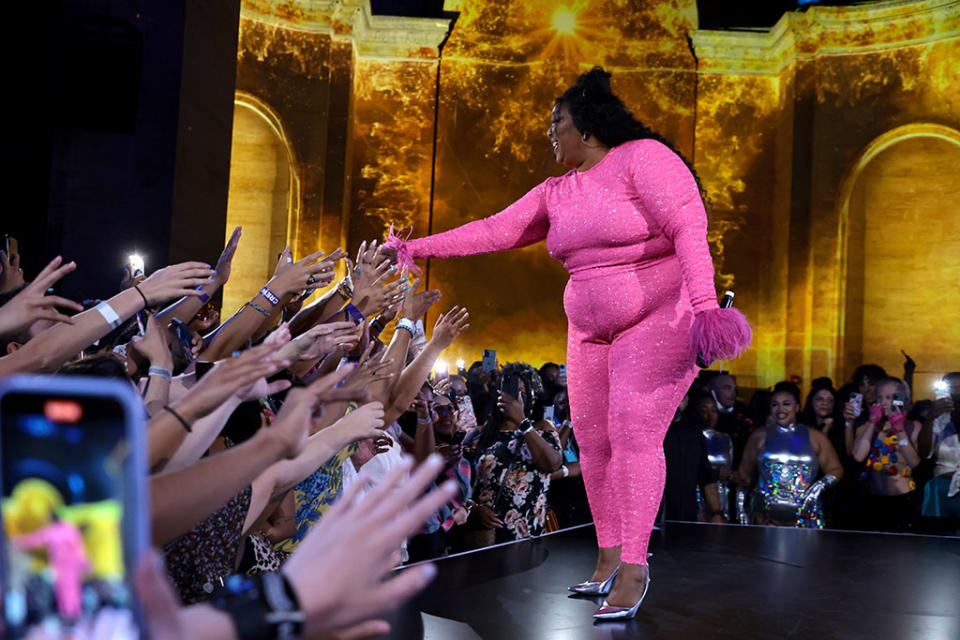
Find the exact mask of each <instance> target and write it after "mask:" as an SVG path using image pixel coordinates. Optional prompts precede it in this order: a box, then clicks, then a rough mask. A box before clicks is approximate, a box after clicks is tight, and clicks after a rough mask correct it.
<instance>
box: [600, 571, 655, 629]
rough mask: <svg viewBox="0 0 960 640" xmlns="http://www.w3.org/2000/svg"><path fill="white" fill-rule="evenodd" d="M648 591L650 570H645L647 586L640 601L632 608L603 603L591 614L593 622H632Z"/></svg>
mask: <svg viewBox="0 0 960 640" xmlns="http://www.w3.org/2000/svg"><path fill="white" fill-rule="evenodd" d="M649 591H650V569H649V568H648V569H647V584H646V585H645V586H644V587H643V595H642V596H640V599H639V600H637V604H635V605H633V606H632V607H612V606H610V605H609V604H607V601H606V600H604V601H603V605H601V607H600V608H599V609H597V612H596V613H594V614H593V617H594V619H595V620H632V619H633V618H634V616H636V615H637V610H638V609H639V608H640V603H642V602H643V599H644V598H646V597H647V592H649Z"/></svg>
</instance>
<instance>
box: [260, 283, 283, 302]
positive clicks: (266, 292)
mask: <svg viewBox="0 0 960 640" xmlns="http://www.w3.org/2000/svg"><path fill="white" fill-rule="evenodd" d="M260 295H262V296H263V297H264V298H266V299H267V300H269V301H270V304H272V305H273V306H277V305H278V304H280V298H278V297H277V295H276V294H275V293H274V292H273V291H270V288H269V287H267V286H266V285H264V287H263V289H260Z"/></svg>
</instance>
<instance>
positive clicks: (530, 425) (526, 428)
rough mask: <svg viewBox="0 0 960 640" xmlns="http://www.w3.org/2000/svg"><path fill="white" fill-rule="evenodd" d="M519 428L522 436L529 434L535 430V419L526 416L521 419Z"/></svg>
mask: <svg viewBox="0 0 960 640" xmlns="http://www.w3.org/2000/svg"><path fill="white" fill-rule="evenodd" d="M524 425H526V426H524ZM518 428H519V429H520V435H521V436H525V435H527V434H528V433H530V432H531V431H533V430H534V426H533V420H531V419H530V418H524V419H523V420H521V421H520V424H519V425H518Z"/></svg>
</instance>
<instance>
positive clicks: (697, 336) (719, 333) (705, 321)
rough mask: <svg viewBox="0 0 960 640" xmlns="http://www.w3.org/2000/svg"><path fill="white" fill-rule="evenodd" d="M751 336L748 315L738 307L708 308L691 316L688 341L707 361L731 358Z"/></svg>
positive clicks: (748, 343) (745, 344)
mask: <svg viewBox="0 0 960 640" xmlns="http://www.w3.org/2000/svg"><path fill="white" fill-rule="evenodd" d="M752 339H753V330H752V329H751V328H750V323H749V322H747V318H746V317H745V316H744V315H743V314H742V313H741V312H740V311H739V310H738V309H734V308H733V307H730V308H728V309H709V310H707V311H703V312H701V313H699V314H697V316H696V317H695V318H694V319H693V326H692V327H691V328H690V345H691V347H693V349H694V350H695V353H697V355H698V356H700V359H701V360H703V361H704V362H706V363H711V362H714V361H716V360H732V359H734V358H736V357H737V356H739V355H740V354H741V353H743V352H744V351H746V349H747V347H749V346H750V341H751V340H752Z"/></svg>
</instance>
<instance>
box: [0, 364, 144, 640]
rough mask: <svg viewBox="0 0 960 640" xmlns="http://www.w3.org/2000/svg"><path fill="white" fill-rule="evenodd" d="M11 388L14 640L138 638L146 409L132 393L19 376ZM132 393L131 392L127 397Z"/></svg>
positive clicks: (3, 456) (8, 587)
mask: <svg viewBox="0 0 960 640" xmlns="http://www.w3.org/2000/svg"><path fill="white" fill-rule="evenodd" d="M17 378H18V379H15V378H10V379H8V380H7V381H5V382H4V385H3V388H2V389H0V469H2V475H0V482H2V484H0V492H2V493H0V495H2V499H3V509H2V513H3V532H4V537H3V547H2V548H3V549H4V553H3V563H2V569H3V578H4V580H3V584H4V603H5V607H4V619H5V625H6V633H7V634H9V637H11V638H22V637H29V636H31V635H32V634H34V633H40V630H41V629H42V630H43V637H45V638H70V637H80V636H83V634H84V633H88V634H89V631H90V630H91V629H93V628H95V627H96V625H97V624H98V622H100V621H102V620H103V619H104V618H109V619H110V620H111V623H112V624H115V626H114V627H113V629H115V635H112V636H111V637H116V638H136V637H138V632H137V623H136V616H135V614H134V608H133V594H132V590H131V587H130V582H129V580H128V576H129V575H130V569H131V567H133V566H134V563H135V561H136V558H137V557H139V555H140V554H141V553H142V552H143V550H144V549H145V548H146V544H147V540H146V532H147V526H146V516H147V514H148V513H149V506H148V502H147V499H146V496H145V495H144V492H143V489H142V487H143V486H144V485H143V480H142V479H143V478H145V477H146V469H145V463H144V456H143V455H142V453H141V452H140V446H141V444H142V438H141V436H139V435H136V434H137V433H138V432H142V430H143V428H144V426H143V420H142V417H141V415H142V408H140V409H139V412H141V413H137V411H138V405H139V404H140V402H139V399H137V398H136V395H135V393H134V392H133V390H132V388H129V385H123V384H122V383H115V382H113V381H105V380H103V379H102V378H97V379H91V378H81V377H77V378H73V379H70V380H64V379H56V382H53V380H54V379H52V378H49V377H39V376H19V377H17ZM125 386H126V387H127V388H124V387H125Z"/></svg>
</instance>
